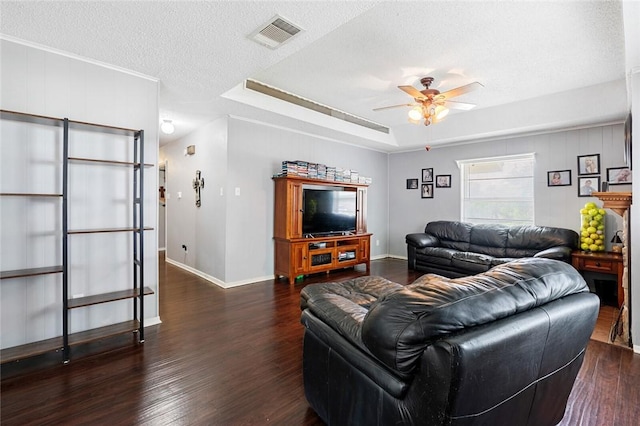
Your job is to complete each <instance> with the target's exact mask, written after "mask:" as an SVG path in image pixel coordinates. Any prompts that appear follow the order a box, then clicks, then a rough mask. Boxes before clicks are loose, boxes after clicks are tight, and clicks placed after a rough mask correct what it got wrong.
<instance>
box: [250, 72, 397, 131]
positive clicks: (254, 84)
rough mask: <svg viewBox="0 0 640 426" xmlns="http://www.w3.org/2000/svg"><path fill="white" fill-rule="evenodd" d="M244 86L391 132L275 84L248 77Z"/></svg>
mask: <svg viewBox="0 0 640 426" xmlns="http://www.w3.org/2000/svg"><path fill="white" fill-rule="evenodd" d="M244 86H245V87H246V88H247V89H250V90H254V91H256V92H258V93H262V94H263V95H267V96H271V97H272V98H276V99H280V100H282V101H286V102H289V103H292V104H294V105H298V106H300V107H303V108H307V109H310V110H312V111H316V112H319V113H322V114H325V115H328V116H330V117H333V118H337V119H338V120H342V121H347V122H349V123H353V124H357V125H358V126H362V127H366V128H368V129H372V130H376V131H378V132H382V133H386V134H389V128H388V127H385V126H383V125H382V124H378V123H374V122H373V121H369V120H367V119H364V118H361V117H357V116H355V115H353V114H349V113H348V112H344V111H340V110H337V109H335V108H331V107H328V106H326V105H322V104H319V103H318V102H314V101H312V100H309V99H305V98H303V97H301V96H298V95H294V94H293V93H289V92H285V91H284V90H280V89H278V88H276V87H273V86H268V85H266V84H264V83H261V82H259V81H256V80H250V79H247V80H245V85H244Z"/></svg>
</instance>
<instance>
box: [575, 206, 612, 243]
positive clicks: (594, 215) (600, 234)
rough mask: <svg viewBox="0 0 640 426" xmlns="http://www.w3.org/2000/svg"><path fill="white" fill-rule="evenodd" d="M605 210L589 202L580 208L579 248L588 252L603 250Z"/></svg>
mask: <svg viewBox="0 0 640 426" xmlns="http://www.w3.org/2000/svg"><path fill="white" fill-rule="evenodd" d="M605 216H606V211H605V210H604V209H602V208H599V207H598V206H597V205H596V203H592V202H589V203H587V204H585V205H584V207H583V208H582V209H580V249H581V250H582V251H588V252H599V251H604V250H605V241H606V240H605V228H604V224H605Z"/></svg>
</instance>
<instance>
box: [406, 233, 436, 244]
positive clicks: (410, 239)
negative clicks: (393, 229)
mask: <svg viewBox="0 0 640 426" xmlns="http://www.w3.org/2000/svg"><path fill="white" fill-rule="evenodd" d="M406 241H407V244H408V245H410V246H413V247H416V248H423V247H438V246H439V245H440V241H439V240H438V239H437V238H436V237H434V236H433V235H429V234H425V233H422V232H420V233H416V234H407V236H406Z"/></svg>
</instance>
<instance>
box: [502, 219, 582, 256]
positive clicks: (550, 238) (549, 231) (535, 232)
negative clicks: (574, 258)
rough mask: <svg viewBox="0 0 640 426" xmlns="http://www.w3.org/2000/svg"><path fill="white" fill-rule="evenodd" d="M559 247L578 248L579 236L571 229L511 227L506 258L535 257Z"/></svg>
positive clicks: (527, 226)
mask: <svg viewBox="0 0 640 426" xmlns="http://www.w3.org/2000/svg"><path fill="white" fill-rule="evenodd" d="M569 242H570V243H569ZM558 246H568V247H572V248H573V247H578V234H576V233H575V232H574V231H572V230H570V229H563V228H552V227H548V226H529V225H522V226H511V227H509V238H508V240H507V245H506V249H507V250H506V254H505V257H524V256H533V255H535V254H536V253H538V252H539V251H542V250H545V249H548V248H550V247H558Z"/></svg>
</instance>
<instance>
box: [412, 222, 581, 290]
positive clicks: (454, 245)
mask: <svg viewBox="0 0 640 426" xmlns="http://www.w3.org/2000/svg"><path fill="white" fill-rule="evenodd" d="M578 241H579V236H578V234H577V233H576V232H575V231H572V230H571V229H564V228H552V227H548V226H504V225H473V224H471V223H465V222H453V221H436V222H429V223H428V224H427V226H426V227H425V230H424V232H421V233H414V234H408V235H407V236H406V242H407V259H408V265H409V269H414V270H417V271H423V272H431V273H434V274H439V275H444V276H446V277H450V278H453V277H464V276H467V275H472V274H477V273H480V272H486V271H488V270H489V269H491V268H492V267H494V266H496V265H500V264H502V263H506V262H510V261H512V260H514V259H518V258H523V257H544V258H548V259H556V260H562V261H564V262H571V251H572V250H575V249H577V247H578Z"/></svg>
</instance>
